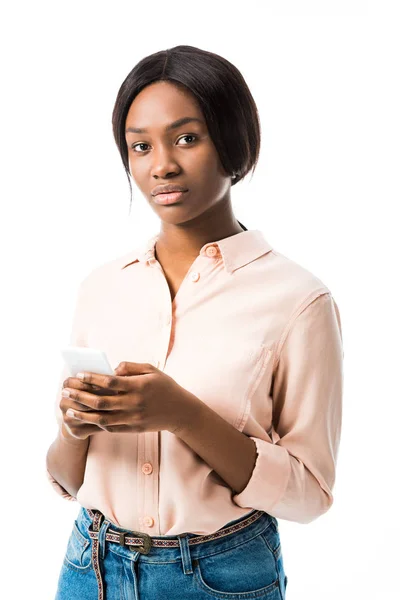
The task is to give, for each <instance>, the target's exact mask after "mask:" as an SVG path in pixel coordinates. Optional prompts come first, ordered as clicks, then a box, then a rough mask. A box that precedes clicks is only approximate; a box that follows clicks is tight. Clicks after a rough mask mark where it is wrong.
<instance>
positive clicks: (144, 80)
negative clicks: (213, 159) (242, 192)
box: [112, 46, 261, 202]
mask: <svg viewBox="0 0 400 600" xmlns="http://www.w3.org/2000/svg"><path fill="white" fill-rule="evenodd" d="M156 81H168V82H171V83H173V84H176V85H177V86H184V87H185V88H186V89H187V90H189V91H190V92H191V93H192V94H193V95H194V96H195V98H196V100H197V102H198V104H199V106H200V108H201V110H202V112H203V115H204V119H205V121H206V124H207V128H208V131H209V133H210V136H211V139H212V140H213V143H214V145H215V147H216V150H217V152H218V155H219V158H220V161H221V164H222V166H223V168H224V170H225V171H226V172H227V173H230V174H231V180H232V185H235V184H236V183H238V182H239V181H240V180H241V179H243V178H244V177H245V176H246V175H247V173H249V171H250V170H252V171H253V173H254V170H255V168H256V164H257V161H258V156H259V152H260V139H261V126H260V120H259V115H258V110H257V106H256V103H255V101H254V98H253V96H252V95H251V92H250V90H249V88H248V86H247V84H246V82H245V80H244V78H243V76H242V74H241V73H240V71H239V69H237V68H236V67H235V66H234V65H233V64H232V63H230V62H229V61H228V60H226V59H225V58H223V57H221V56H219V55H218V54H214V53H213V52H208V51H206V50H201V49H200V48H196V47H195V46H175V47H174V48H169V49H168V50H161V51H159V52H155V53H154V54H150V55H149V56H146V57H145V58H143V59H142V60H140V61H139V62H138V63H137V65H136V66H135V67H134V68H133V69H132V70H131V72H130V73H129V74H128V75H127V77H126V78H125V80H124V81H123V83H122V85H121V87H120V89H119V91H118V94H117V98H116V100H115V105H114V109H113V113H112V128H113V135H114V139H115V142H116V144H117V147H118V150H119V153H120V155H121V158H122V162H123V165H124V169H125V172H126V175H127V177H128V182H129V187H130V191H131V202H132V186H131V181H130V176H131V175H130V171H129V160H128V148H127V143H126V139H125V121H126V116H127V114H128V111H129V108H130V105H131V104H132V102H133V100H134V99H135V98H136V96H137V95H138V94H139V92H141V91H142V90H143V89H144V88H145V87H146V86H147V85H149V84H151V83H154V82H156Z"/></svg>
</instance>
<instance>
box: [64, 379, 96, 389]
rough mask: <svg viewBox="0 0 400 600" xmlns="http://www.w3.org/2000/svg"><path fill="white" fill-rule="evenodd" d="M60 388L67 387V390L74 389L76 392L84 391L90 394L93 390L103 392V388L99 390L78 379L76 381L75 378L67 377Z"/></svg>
mask: <svg viewBox="0 0 400 600" xmlns="http://www.w3.org/2000/svg"><path fill="white" fill-rule="evenodd" d="M62 387H63V388H65V387H68V388H75V389H77V390H84V391H88V392H92V391H93V390H96V391H97V390H103V389H104V388H101V387H99V386H97V385H93V384H91V383H85V382H83V381H81V380H80V379H78V378H77V377H68V379H65V380H64V381H63V384H62Z"/></svg>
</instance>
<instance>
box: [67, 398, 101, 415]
mask: <svg viewBox="0 0 400 600" xmlns="http://www.w3.org/2000/svg"><path fill="white" fill-rule="evenodd" d="M69 408H72V410H80V411H82V412H83V411H84V412H86V411H92V412H93V409H92V408H89V407H88V406H85V404H82V403H81V402H78V401H77V400H74V399H73V398H61V400H60V409H61V410H62V412H63V413H64V414H65V413H66V412H67V410H68V409H69Z"/></svg>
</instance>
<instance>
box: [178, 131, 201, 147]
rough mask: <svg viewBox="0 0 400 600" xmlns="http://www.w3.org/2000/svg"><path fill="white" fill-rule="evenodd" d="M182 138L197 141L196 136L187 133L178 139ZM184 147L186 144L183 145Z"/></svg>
mask: <svg viewBox="0 0 400 600" xmlns="http://www.w3.org/2000/svg"><path fill="white" fill-rule="evenodd" d="M184 138H194V139H195V140H197V136H196V135H192V134H191V133H188V134H186V135H183V136H182V137H181V138H179V139H180V140H183V139H184ZM185 146H186V144H185Z"/></svg>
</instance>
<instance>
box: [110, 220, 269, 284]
mask: <svg viewBox="0 0 400 600" xmlns="http://www.w3.org/2000/svg"><path fill="white" fill-rule="evenodd" d="M158 237H159V234H156V235H153V236H152V237H150V238H149V239H147V240H146V241H145V243H143V244H142V245H140V246H138V247H137V248H136V249H135V250H133V251H132V252H130V253H129V254H126V255H124V256H123V258H122V263H121V269H124V268H125V267H127V266H128V265H131V264H133V263H135V262H141V263H144V264H145V263H147V262H148V261H150V260H152V259H154V258H155V256H154V247H155V244H156V242H157V239H158ZM209 246H217V247H218V249H219V251H220V253H221V256H222V259H223V264H224V267H225V269H226V271H227V272H228V273H233V271H235V270H236V269H239V268H240V267H243V266H244V265H247V264H248V263H250V262H252V261H253V260H256V259H257V258H259V257H260V256H262V255H263V254H267V253H268V252H270V251H271V250H272V246H271V245H270V244H269V243H268V242H267V240H266V239H265V237H264V234H263V232H262V231H260V230H259V229H247V230H246V231H241V232H239V233H236V234H235V235H231V236H230V237H227V238H224V239H223V240H216V241H215V242H208V243H207V244H204V246H203V247H202V248H201V249H200V252H199V254H200V255H201V256H209V255H208V254H207V248H208V247H209Z"/></svg>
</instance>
